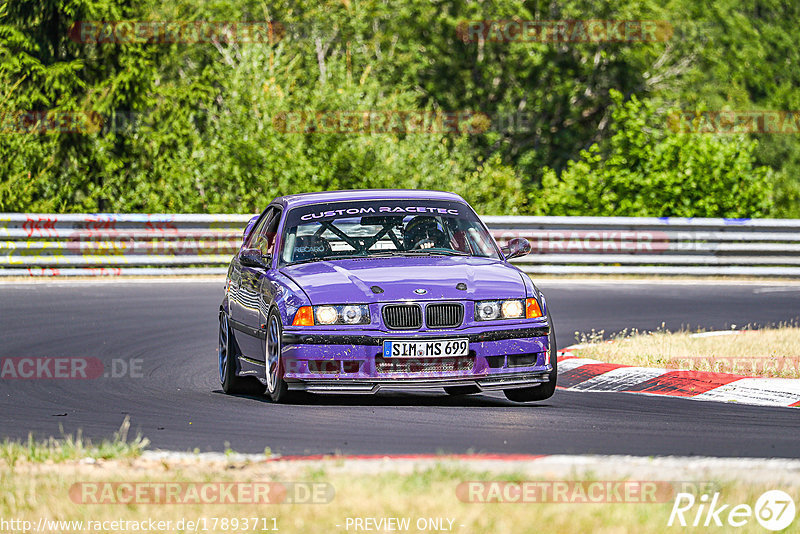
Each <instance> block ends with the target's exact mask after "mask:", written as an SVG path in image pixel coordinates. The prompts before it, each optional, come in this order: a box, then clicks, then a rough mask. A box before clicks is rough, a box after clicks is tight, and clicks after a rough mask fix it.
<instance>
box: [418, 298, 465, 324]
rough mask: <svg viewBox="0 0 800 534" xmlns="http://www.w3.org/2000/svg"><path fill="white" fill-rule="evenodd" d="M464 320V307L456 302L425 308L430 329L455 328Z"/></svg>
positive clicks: (426, 320)
mask: <svg viewBox="0 0 800 534" xmlns="http://www.w3.org/2000/svg"><path fill="white" fill-rule="evenodd" d="M463 320H464V306H462V305H461V304H458V303H455V302H445V303H443V304H429V305H428V307H427V308H425V324H427V325H428V328H455V327H457V326H461V321H463Z"/></svg>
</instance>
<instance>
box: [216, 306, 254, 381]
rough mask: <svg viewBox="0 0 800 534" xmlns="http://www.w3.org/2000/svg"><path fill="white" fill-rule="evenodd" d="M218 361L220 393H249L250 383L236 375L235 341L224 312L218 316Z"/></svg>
mask: <svg viewBox="0 0 800 534" xmlns="http://www.w3.org/2000/svg"><path fill="white" fill-rule="evenodd" d="M217 356H218V360H219V383H220V384H221V385H222V391H224V392H225V393H227V394H229V395H232V394H236V393H250V392H251V391H252V389H253V388H252V382H251V381H250V380H248V379H246V378H242V377H240V376H237V375H236V359H237V351H236V340H235V339H234V338H233V335H232V332H231V329H230V326H229V325H228V316H227V315H226V314H225V312H220V314H219V348H218V349H217Z"/></svg>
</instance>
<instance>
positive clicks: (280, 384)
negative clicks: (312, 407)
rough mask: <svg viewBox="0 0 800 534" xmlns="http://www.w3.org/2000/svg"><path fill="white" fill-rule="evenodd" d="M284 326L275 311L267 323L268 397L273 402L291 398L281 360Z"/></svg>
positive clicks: (271, 313) (285, 400)
mask: <svg viewBox="0 0 800 534" xmlns="http://www.w3.org/2000/svg"><path fill="white" fill-rule="evenodd" d="M282 335H283V326H282V325H281V318H280V316H279V315H278V311H277V310H275V309H273V310H272V311H271V312H270V314H269V320H268V321H267V347H266V354H267V362H266V365H267V368H266V375H267V395H269V397H270V398H271V399H272V402H287V401H288V400H289V399H290V398H291V397H292V395H291V392H290V391H289V386H288V385H287V384H286V381H285V380H284V379H283V375H284V373H285V371H286V370H285V368H284V364H283V358H281V336H282Z"/></svg>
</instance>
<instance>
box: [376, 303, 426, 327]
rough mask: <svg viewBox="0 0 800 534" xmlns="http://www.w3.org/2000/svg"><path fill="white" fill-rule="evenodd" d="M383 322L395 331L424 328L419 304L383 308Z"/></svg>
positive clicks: (392, 305) (394, 305) (391, 305)
mask: <svg viewBox="0 0 800 534" xmlns="http://www.w3.org/2000/svg"><path fill="white" fill-rule="evenodd" d="M383 322H384V324H386V326H387V327H388V328H391V329H393V330H412V329H415V328H419V327H421V326H422V308H420V307H419V304H389V305H387V306H384V307H383Z"/></svg>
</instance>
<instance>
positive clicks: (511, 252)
mask: <svg viewBox="0 0 800 534" xmlns="http://www.w3.org/2000/svg"><path fill="white" fill-rule="evenodd" d="M530 251H531V244H530V243H529V242H528V240H527V239H525V238H524V237H515V238H514V239H512V240H510V241H509V242H508V244H507V245H506V246H504V247H503V248H501V249H500V252H502V253H503V256H505V258H506V259H507V260H510V259H512V258H519V257H520V256H525V255H526V254H529V253H530Z"/></svg>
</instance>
